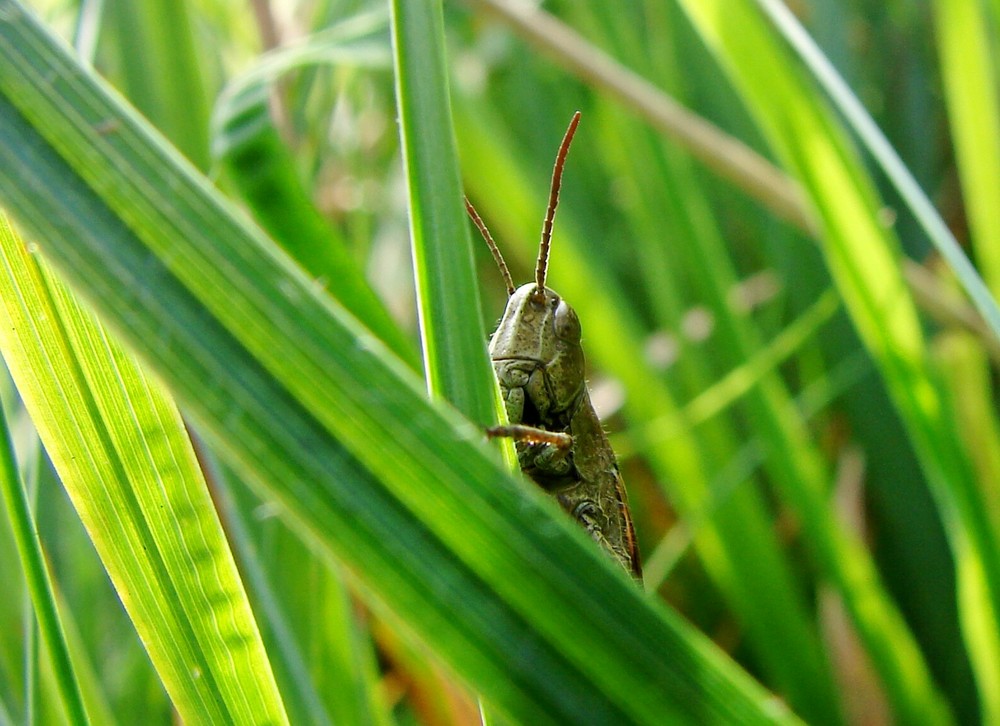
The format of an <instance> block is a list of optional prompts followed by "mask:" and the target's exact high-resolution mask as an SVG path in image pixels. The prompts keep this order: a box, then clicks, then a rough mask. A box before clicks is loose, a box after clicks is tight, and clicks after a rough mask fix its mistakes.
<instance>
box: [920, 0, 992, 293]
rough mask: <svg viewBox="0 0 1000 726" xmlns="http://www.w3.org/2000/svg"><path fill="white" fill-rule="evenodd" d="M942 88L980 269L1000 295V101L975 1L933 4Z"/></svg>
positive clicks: (988, 30) (988, 39)
mask: <svg viewBox="0 0 1000 726" xmlns="http://www.w3.org/2000/svg"><path fill="white" fill-rule="evenodd" d="M934 13H935V23H934V26H935V29H936V30H937V41H938V56H939V57H940V60H941V72H942V85H943V88H944V90H945V93H946V98H947V102H948V115H949V119H950V121H951V131H952V139H953V142H954V144H955V152H956V156H957V160H958V172H959V176H960V178H961V180H962V198H963V200H964V201H965V206H966V209H967V210H968V217H969V225H970V227H971V232H972V241H973V245H974V249H975V252H976V259H977V261H978V263H979V269H980V270H981V271H982V275H983V277H984V279H985V280H986V284H987V286H988V287H989V289H990V290H991V291H992V292H993V294H994V296H996V295H1000V204H997V199H996V190H997V189H1000V99H998V97H997V81H998V79H997V72H996V67H995V64H994V58H993V57H992V53H993V52H995V41H996V37H995V30H994V29H993V28H992V27H991V26H990V24H989V22H988V19H987V16H986V13H985V9H984V8H982V7H981V6H980V5H979V4H978V3H974V2H941V1H940V0H939V1H938V2H935V3H934Z"/></svg>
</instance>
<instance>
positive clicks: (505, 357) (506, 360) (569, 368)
mask: <svg viewBox="0 0 1000 726" xmlns="http://www.w3.org/2000/svg"><path fill="white" fill-rule="evenodd" d="M579 122H580V112H579V111H577V112H576V113H575V114H574V115H573V119H572V120H571V121H570V124H569V128H567V129H566V134H565V135H564V136H563V140H562V144H560V145H559V152H558V153H557V154H556V163H555V166H554V167H553V169H552V185H551V187H550V189H549V206H548V209H547V210H546V212H545V220H544V221H543V223H542V239H541V242H540V244H539V247H538V260H537V262H536V264H535V281H534V282H532V283H528V284H526V285H522V286H521V287H519V288H517V289H514V282H513V280H512V279H511V275H510V271H509V270H508V269H507V264H506V263H505V262H504V260H503V255H501V254H500V250H499V249H498V248H497V245H496V242H494V241H493V237H492V235H491V234H490V232H489V230H488V229H487V228H486V225H485V224H484V223H483V220H482V219H481V218H480V217H479V214H478V213H477V212H476V210H475V208H474V207H473V206H472V204H471V203H470V202H469V200H468V199H466V200H465V207H466V209H467V210H468V212H469V216H470V217H471V218H472V221H473V222H474V223H475V224H476V226H477V227H478V228H479V231H480V232H481V233H482V235H483V239H485V240H486V244H487V245H488V246H489V248H490V251H491V252H492V253H493V258H494V259H495V260H496V263H497V266H498V267H499V268H500V274H501V275H503V279H504V283H505V284H506V285H507V294H508V295H509V296H510V298H509V299H508V300H507V309H506V310H505V311H504V314H503V319H502V320H501V321H500V325H499V326H498V327H497V330H496V332H495V333H494V334H493V338H492V339H491V341H490V358H492V359H493V366H494V368H495V369H496V372H497V379H498V380H499V382H500V386H501V388H503V389H504V390H505V391H510V390H515V389H516V390H520V389H523V395H520V394H519V395H517V396H515V398H516V399H517V403H512V402H511V401H512V400H513V399H508V404H509V406H508V412H507V413H508V415H509V416H510V418H511V420H512V421H516V422H520V423H530V424H537V423H539V422H538V421H528V420H526V419H525V418H523V416H524V415H525V413H526V411H528V410H530V409H529V408H527V407H526V406H527V404H531V407H530V408H531V409H533V410H534V411H535V412H536V413H537V414H539V415H540V416H541V418H542V419H543V420H544V419H546V418H547V417H548V416H549V415H550V414H561V413H564V412H567V411H569V410H570V408H571V406H572V404H574V403H575V402H576V401H577V399H578V398H579V396H580V395H581V394H582V392H583V390H584V385H583V367H584V363H583V348H582V347H581V345H580V321H579V319H578V318H577V317H576V313H575V312H574V311H573V309H572V308H571V307H570V306H569V305H567V304H566V303H565V302H563V300H562V298H560V297H559V295H557V294H556V293H555V292H553V291H552V290H550V289H549V288H547V287H545V276H546V273H547V271H548V261H549V246H550V244H551V242H552V221H553V219H554V218H555V214H556V206H557V205H558V203H559V189H560V187H561V186H562V173H563V167H564V165H565V163H566V154H567V153H568V152H569V145H570V143H571V142H572V141H573V135H574V134H575V133H576V127H577V124H579ZM511 406H513V407H514V408H511ZM522 409H523V410H522Z"/></svg>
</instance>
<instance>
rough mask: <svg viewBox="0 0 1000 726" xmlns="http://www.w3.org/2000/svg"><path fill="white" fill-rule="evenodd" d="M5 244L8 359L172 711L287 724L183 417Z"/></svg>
mask: <svg viewBox="0 0 1000 726" xmlns="http://www.w3.org/2000/svg"><path fill="white" fill-rule="evenodd" d="M0 245H2V250H3V259H4V267H3V273H4V274H3V277H2V279H0V288H2V292H3V294H2V301H3V305H4V313H5V319H6V320H7V321H8V322H9V324H8V325H5V326H3V331H2V333H0V350H2V352H3V356H4V360H5V362H6V363H7V367H8V369H9V370H10V371H11V374H12V376H13V378H14V380H15V382H16V383H17V386H18V390H19V392H20V394H21V397H22V399H23V400H24V401H25V404H26V406H27V407H28V410H29V412H30V413H31V415H32V419H33V420H34V422H35V424H36V426H37V427H38V430H39V434H40V436H41V438H42V441H43V443H44V444H45V446H46V451H47V452H48V454H49V457H50V458H51V459H52V461H53V463H54V465H55V467H56V470H57V471H58V472H59V474H60V477H61V478H62V481H63V484H64V486H65V487H66V490H67V492H68V493H69V494H70V497H71V498H72V500H73V502H74V505H75V506H76V508H77V511H78V513H79V514H80V518H81V520H83V522H84V525H85V526H86V527H87V530H88V532H89V533H90V536H91V539H92V540H93V542H94V545H95V546H96V548H97V550H98V552H99V553H100V554H101V557H102V560H103V562H104V564H105V567H106V568H107V570H108V573H109V574H110V576H111V578H112V580H113V581H114V583H115V585H116V589H117V591H118V593H119V595H120V597H121V599H122V602H123V603H125V606H126V609H128V611H129V613H130V615H131V617H132V621H133V623H134V624H135V626H136V629H137V630H138V631H139V633H140V634H141V637H142V638H143V642H144V643H145V646H146V649H147V651H148V652H149V654H150V658H151V659H152V660H153V662H154V664H155V665H156V667H157V669H158V671H159V673H160V677H161V679H162V680H163V683H164V685H165V686H166V688H167V690H168V692H169V693H170V694H171V697H172V699H173V701H174V704H175V706H176V708H177V710H178V712H179V713H180V714H181V715H182V716H183V717H184V718H185V719H187V720H197V719H199V718H208V719H211V720H219V721H231V722H244V721H246V722H253V723H263V722H268V723H282V722H285V721H286V719H285V716H284V711H283V709H282V705H281V698H280V696H279V694H278V692H277V688H276V686H275V683H274V679H273V676H272V675H271V670H270V666H269V664H268V662H267V657H266V654H265V653H264V649H263V644H262V643H261V640H260V635H259V633H258V632H257V627H256V624H255V623H254V620H253V615H252V613H251V612H250V607H249V603H248V602H247V599H246V594H245V593H244V591H243V588H242V585H241V583H240V580H239V576H238V574H237V572H236V565H235V563H234V561H233V560H232V557H231V556H230V554H229V550H228V547H227V545H226V542H225V538H224V536H223V533H222V528H221V525H220V523H219V521H218V519H217V517H216V515H215V510H214V508H213V507H212V500H211V497H210V496H209V493H208V491H207V489H206V487H205V483H204V480H203V479H202V478H201V474H200V469H199V468H198V464H197V460H196V459H195V456H194V451H193V449H192V448H191V446H190V443H189V441H188V439H187V434H186V431H185V429H184V425H183V422H182V421H181V418H180V414H179V413H178V412H177V410H176V408H174V406H173V404H172V402H171V400H170V398H169V397H168V396H167V395H166V394H165V393H164V392H163V390H162V389H161V387H160V384H158V383H157V382H154V381H152V380H151V379H150V378H148V377H147V376H146V375H144V374H143V373H141V372H140V370H139V368H138V366H137V365H136V364H135V362H134V360H133V359H132V358H131V357H130V356H128V355H127V354H125V353H124V351H122V350H121V349H120V348H119V347H118V346H117V345H116V344H115V343H113V342H112V341H110V340H109V339H108V337H107V336H106V334H105V331H104V330H103V329H102V328H101V327H99V326H98V325H97V324H96V323H94V321H93V320H92V319H91V318H90V317H89V316H88V315H87V314H86V313H84V312H83V311H82V310H81V308H80V307H79V306H78V305H77V303H76V302H75V301H74V300H73V298H72V297H71V295H70V294H69V293H68V292H67V291H66V289H65V288H64V287H63V286H62V285H61V284H60V283H59V282H57V281H56V280H54V279H53V278H52V277H51V275H50V273H49V272H48V271H47V269H46V268H45V266H44V264H42V263H41V262H40V261H39V259H38V256H37V254H34V255H33V254H31V253H30V252H29V250H28V247H27V245H26V244H25V243H24V242H22V241H21V240H20V239H19V238H17V237H15V236H14V235H13V234H6V235H3V237H2V239H0Z"/></svg>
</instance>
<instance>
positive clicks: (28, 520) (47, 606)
mask: <svg viewBox="0 0 1000 726" xmlns="http://www.w3.org/2000/svg"><path fill="white" fill-rule="evenodd" d="M7 237H13V230H12V229H11V228H10V225H9V224H8V222H7V219H6V217H4V216H3V214H2V213H0V238H7ZM5 327H6V326H5ZM0 489H2V498H3V503H4V508H5V509H6V511H7V519H8V521H9V522H10V526H11V532H12V533H13V535H14V540H15V543H16V545H17V550H18V555H19V557H20V560H21V567H22V568H23V570H24V576H25V581H26V582H27V585H28V590H29V592H30V594H31V600H32V605H33V606H34V611H35V617H36V618H37V620H38V629H39V632H40V634H41V637H42V644H43V646H44V647H45V651H46V654H47V657H48V659H49V661H50V663H51V665H52V670H53V673H54V675H55V681H56V686H57V689H56V692H57V694H58V697H59V705H60V706H61V708H62V715H63V718H66V719H68V720H69V721H71V722H73V723H81V724H82V723H90V719H89V718H88V716H87V712H86V708H85V706H84V703H83V696H82V694H81V692H80V686H79V684H78V682H77V678H76V676H75V675H74V672H73V663H72V662H71V660H70V656H69V647H68V646H67V643H66V636H65V635H64V632H63V625H62V623H61V622H60V620H59V614H58V611H57V608H56V600H55V592H54V590H53V587H52V582H51V580H50V579H49V573H48V571H47V570H46V568H45V561H44V553H43V551H42V545H41V542H40V540H39V538H38V531H37V529H36V528H35V522H34V519H33V517H32V514H31V511H30V508H29V506H28V496H27V492H26V491H25V488H24V485H23V484H22V482H21V478H20V475H19V472H18V468H17V463H16V461H15V460H14V447H13V442H12V441H11V437H10V429H9V427H8V425H7V416H6V414H5V413H4V412H2V411H0Z"/></svg>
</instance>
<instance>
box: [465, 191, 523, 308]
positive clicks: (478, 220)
mask: <svg viewBox="0 0 1000 726" xmlns="http://www.w3.org/2000/svg"><path fill="white" fill-rule="evenodd" d="M462 199H464V200H465V211H466V212H468V213H469V216H470V217H472V221H473V222H474V223H475V225H476V227H478V228H479V233H480V234H482V235H483V239H484V240H486V246H487V247H489V248H490V252H492V253H493V261H494V262H496V263H497V267H499V268H500V274H501V275H503V281H504V284H505V285H507V297H510V296H511V295H513V294H514V279H513V278H512V277H511V276H510V270H509V269H507V263H506V262H504V261H503V255H501V254H500V248H499V247H497V243H496V242H494V241H493V235H491V234H490V231H489V230H488V229H487V228H486V223H485V222H484V221H483V218H482V217H480V216H479V212H477V211H476V208H475V207H473V206H472V202H470V201H469V198H468V197H462Z"/></svg>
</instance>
